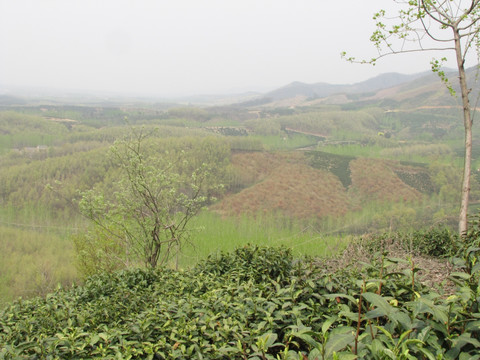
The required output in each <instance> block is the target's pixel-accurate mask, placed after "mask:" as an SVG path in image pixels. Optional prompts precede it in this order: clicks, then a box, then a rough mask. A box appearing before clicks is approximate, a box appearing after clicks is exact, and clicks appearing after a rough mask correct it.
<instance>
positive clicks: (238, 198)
mask: <svg viewBox="0 0 480 360" xmlns="http://www.w3.org/2000/svg"><path fill="white" fill-rule="evenodd" d="M273 162H274V161H273ZM269 166H272V164H269ZM247 171H252V170H249V169H247ZM262 176H265V178H264V179H263V180H262V181H260V182H258V183H257V184H255V185H253V186H251V187H249V188H247V189H244V190H243V191H241V192H240V193H238V194H235V195H232V196H229V197H227V198H225V199H224V200H223V201H222V202H220V203H219V204H217V205H216V206H214V207H213V209H214V210H216V211H218V212H219V213H221V214H223V215H240V214H250V215H256V214H259V213H264V212H272V211H273V212H281V213H283V214H285V215H287V216H292V217H297V218H307V217H312V216H316V217H322V216H326V215H332V216H339V215H343V214H345V213H346V212H347V210H348V208H349V200H348V197H347V194H346V192H345V189H344V188H343V186H342V184H341V182H340V181H339V180H338V178H337V177H336V176H334V175H333V174H331V173H329V172H326V171H322V170H317V169H313V168H312V167H310V166H308V165H305V164H301V163H300V164H294V163H290V162H283V163H281V166H277V167H276V168H274V169H272V170H271V171H270V173H269V174H268V175H267V173H266V172H263V173H262V175H258V174H257V178H258V179H261V178H262Z"/></svg>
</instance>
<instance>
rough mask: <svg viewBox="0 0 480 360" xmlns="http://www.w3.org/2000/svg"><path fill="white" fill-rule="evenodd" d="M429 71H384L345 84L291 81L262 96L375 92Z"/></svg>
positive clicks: (308, 96) (325, 95) (312, 96)
mask: <svg viewBox="0 0 480 360" xmlns="http://www.w3.org/2000/svg"><path fill="white" fill-rule="evenodd" d="M428 73H429V72H422V73H417V74H412V75H406V74H400V73H395V72H391V73H385V74H381V75H378V76H376V77H374V78H371V79H368V80H365V81H362V82H359V83H355V84H345V85H334V84H328V83H315V84H306V83H302V82H298V81H296V82H293V83H290V84H288V85H286V86H284V87H281V88H279V89H276V90H273V91H270V92H268V93H266V94H265V95H264V96H265V97H266V98H270V99H272V100H283V99H288V98H293V97H296V96H305V97H307V98H323V97H327V96H331V95H333V94H337V93H346V94H352V93H362V92H376V91H378V90H381V89H384V88H390V87H394V86H397V85H400V84H403V83H406V82H409V81H413V80H415V79H418V78H421V77H423V76H425V75H426V74H428Z"/></svg>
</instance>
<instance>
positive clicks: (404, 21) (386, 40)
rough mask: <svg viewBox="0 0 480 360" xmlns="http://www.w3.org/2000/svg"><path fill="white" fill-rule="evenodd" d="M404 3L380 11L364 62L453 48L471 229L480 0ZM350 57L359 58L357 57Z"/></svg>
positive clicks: (463, 207)
mask: <svg viewBox="0 0 480 360" xmlns="http://www.w3.org/2000/svg"><path fill="white" fill-rule="evenodd" d="M392 1H394V2H395V3H397V4H398V6H399V11H398V13H397V14H396V16H394V17H390V16H388V14H387V13H386V11H385V10H380V11H379V12H377V13H376V14H375V15H374V17H373V19H374V20H375V21H376V30H375V31H374V32H373V34H372V36H371V38H370V40H371V41H372V42H373V43H374V45H375V46H376V48H377V50H378V56H376V57H374V58H372V59H371V60H368V61H367V60H363V61H360V62H361V63H370V64H375V62H376V61H377V60H378V59H380V58H382V57H384V56H387V55H395V54H401V53H410V52H419V51H422V52H423V51H452V52H454V54H455V60H456V64H457V69H458V84H459V87H460V92H461V100H462V108H463V122H464V128H465V157H464V171H463V182H462V193H461V204H460V215H459V221H458V231H459V233H460V235H464V234H465V233H466V232H467V229H468V222H467V214H468V202H469V195H470V175H471V160H472V123H473V121H472V120H473V119H472V107H471V104H470V99H469V94H470V92H471V89H470V88H469V87H468V84H467V76H466V72H465V64H466V61H467V58H468V56H469V54H470V53H472V52H474V54H475V55H476V60H477V62H476V64H475V65H476V66H478V58H479V50H480V37H479V33H480V0H409V1H407V0H392ZM342 56H343V57H345V58H346V59H347V60H349V61H352V62H357V61H356V59H355V58H352V57H347V56H346V53H343V54H342ZM445 61H447V59H446V58H445V57H442V58H441V59H434V60H432V62H431V65H432V70H433V71H434V72H436V73H437V74H438V75H439V76H440V78H441V79H442V81H443V82H444V83H445V84H446V85H447V87H448V89H449V91H450V93H451V94H452V95H455V91H454V89H453V87H452V85H451V83H450V82H449V79H448V78H447V75H446V74H445V72H444V71H443V70H442V68H441V66H442V65H443V64H444V62H445Z"/></svg>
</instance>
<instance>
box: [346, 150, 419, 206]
mask: <svg viewBox="0 0 480 360" xmlns="http://www.w3.org/2000/svg"><path fill="white" fill-rule="evenodd" d="M350 170H351V178H352V185H351V189H352V192H354V193H356V194H359V196H360V197H361V198H362V199H370V200H379V201H393V202H398V201H404V202H411V201H418V200H420V199H421V197H422V194H421V193H420V192H419V191H418V190H416V189H414V188H412V187H411V186H408V185H407V184H405V183H404V182H403V181H402V180H400V178H399V177H398V176H397V175H396V174H395V173H394V172H393V171H392V170H391V168H390V166H389V165H388V163H387V162H385V161H382V160H378V159H366V158H359V159H355V160H352V161H351V162H350Z"/></svg>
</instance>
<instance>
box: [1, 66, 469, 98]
mask: <svg viewBox="0 0 480 360" xmlns="http://www.w3.org/2000/svg"><path fill="white" fill-rule="evenodd" d="M476 69H477V68H476V67H475V68H470V69H469V70H468V73H469V76H470V77H471V80H470V83H471V84H474V81H475V78H474V75H475V73H476ZM446 72H447V74H449V78H450V79H451V81H452V84H453V85H454V87H455V80H456V78H455V76H456V75H455V71H454V70H446ZM474 88H475V89H476V88H478V86H477V85H476V83H475V86H474ZM434 93H435V94H436V97H437V98H438V97H439V96H440V95H441V96H440V97H442V98H444V96H446V95H448V91H447V90H446V88H445V86H444V85H443V84H442V83H441V81H440V79H439V77H438V76H437V75H435V74H433V73H432V72H430V71H427V72H421V73H417V74H410V75H407V74H400V73H396V72H391V73H385V74H382V75H379V76H376V77H373V78H370V79H368V80H365V81H362V82H359V83H354V84H329V83H324V82H319V83H313V84H307V83H303V82H298V81H295V82H292V83H290V84H287V85H285V86H283V87H280V88H278V89H274V90H272V91H268V92H265V93H260V92H253V91H252V92H246V93H240V94H201V95H194V96H187V97H181V98H156V97H154V96H150V97H146V96H134V95H120V94H113V93H98V92H92V93H87V92H84V91H78V92H73V91H71V90H69V91H62V90H59V89H48V88H19V87H9V86H5V85H0V105H7V104H22V103H23V102H24V100H25V99H29V100H32V99H38V100H42V101H45V100H50V101H54V102H60V103H62V102H72V101H75V102H78V101H81V102H85V103H98V102H101V103H108V102H112V103H116V102H118V101H122V102H124V101H125V100H129V101H133V102H162V103H171V104H173V103H175V104H179V103H183V104H185V103H187V104H195V105H204V106H208V105H232V104H238V105H243V106H258V105H269V106H295V105H311V104H314V103H312V102H320V103H333V104H342V103H346V102H352V101H365V100H372V99H376V100H378V99H387V98H391V99H395V100H398V99H400V100H404V99H405V98H408V97H417V98H418V97H419V95H421V96H420V98H421V99H422V100H427V98H428V97H431V96H432V95H433V94H434ZM430 100H431V99H430ZM437 100H438V99H437ZM443 101H449V102H451V101H452V99H450V100H446V99H443V100H442V101H441V102H443ZM435 102H437V101H436V100H435Z"/></svg>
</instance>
